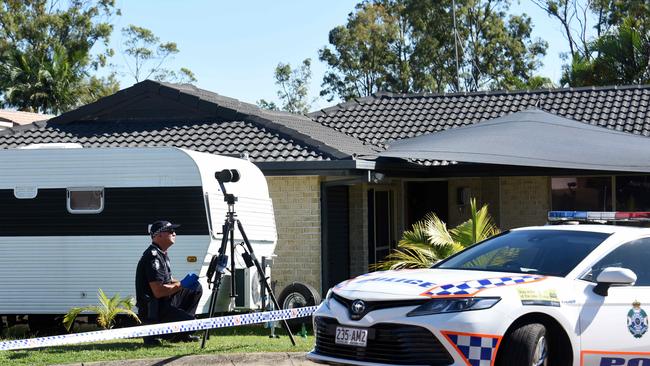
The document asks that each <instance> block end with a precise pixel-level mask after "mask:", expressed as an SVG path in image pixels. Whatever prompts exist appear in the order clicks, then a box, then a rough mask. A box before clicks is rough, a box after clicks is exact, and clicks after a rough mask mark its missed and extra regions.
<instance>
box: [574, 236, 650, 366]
mask: <svg viewBox="0 0 650 366" xmlns="http://www.w3.org/2000/svg"><path fill="white" fill-rule="evenodd" d="M648 258H650V238H645V239H639V240H635V241H631V242H629V243H626V244H623V245H621V246H619V247H618V248H616V249H615V250H613V251H612V252H611V253H609V254H608V255H606V256H605V257H604V258H603V259H601V260H600V261H598V263H596V264H595V265H594V266H592V271H591V273H590V274H588V276H590V280H592V281H593V280H595V278H596V277H597V276H598V274H599V273H600V272H601V271H602V269H604V268H607V267H622V268H628V269H631V270H632V271H633V272H634V273H635V274H636V275H637V281H636V283H635V284H634V285H630V286H612V287H610V288H609V291H608V295H607V296H601V295H598V294H595V293H594V292H593V291H592V287H590V286H589V287H587V288H586V293H585V294H586V296H587V299H586V303H585V306H584V307H583V310H582V312H581V314H580V329H581V332H582V336H581V343H582V354H581V359H582V360H581V365H585V366H586V365H599V366H603V365H605V366H613V365H626V366H650V332H649V331H648V330H649V329H648V320H649V315H650V266H649V265H648Z"/></svg>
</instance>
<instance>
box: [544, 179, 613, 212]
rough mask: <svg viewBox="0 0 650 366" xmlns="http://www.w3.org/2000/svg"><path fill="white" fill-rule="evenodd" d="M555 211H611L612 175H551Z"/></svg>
mask: <svg viewBox="0 0 650 366" xmlns="http://www.w3.org/2000/svg"><path fill="white" fill-rule="evenodd" d="M551 192H552V193H551V194H552V198H551V199H552V202H551V206H552V209H553V210H556V211H574V210H576V211H612V177H553V178H551Z"/></svg>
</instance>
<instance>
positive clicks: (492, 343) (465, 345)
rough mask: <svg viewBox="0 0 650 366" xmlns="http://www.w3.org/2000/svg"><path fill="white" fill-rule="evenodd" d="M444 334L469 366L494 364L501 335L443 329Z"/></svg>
mask: <svg viewBox="0 0 650 366" xmlns="http://www.w3.org/2000/svg"><path fill="white" fill-rule="evenodd" d="M442 334H443V335H444V336H445V338H447V340H448V341H449V342H451V344H452V345H453V346H454V348H455V349H456V351H457V352H458V353H459V354H460V356H461V357H462V359H463V361H465V363H466V364H467V366H492V365H494V361H495V359H496V355H497V349H498V348H499V343H500V342H501V337H500V336H496V335H487V334H472V333H461V332H451V331H443V332H442Z"/></svg>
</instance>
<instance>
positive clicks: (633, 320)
mask: <svg viewBox="0 0 650 366" xmlns="http://www.w3.org/2000/svg"><path fill="white" fill-rule="evenodd" d="M627 329H628V330H629V331H630V333H632V335H633V336H634V338H641V337H643V335H644V334H645V333H646V332H647V331H648V314H646V312H645V311H644V310H643V309H641V303H640V302H638V301H634V302H633V303H632V309H630V311H628V312H627Z"/></svg>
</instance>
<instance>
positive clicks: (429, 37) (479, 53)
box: [319, 0, 547, 100]
mask: <svg viewBox="0 0 650 366" xmlns="http://www.w3.org/2000/svg"><path fill="white" fill-rule="evenodd" d="M456 3H457V9H455V10H456V11H455V13H456V16H457V22H456V23H457V27H456V28H457V37H456V38H455V37H454V32H453V29H454V21H453V20H454V18H453V13H454V9H453V7H452V5H453V3H452V1H451V0H439V1H428V0H365V1H364V2H362V3H361V4H359V5H357V7H356V8H355V11H354V12H352V13H350V15H349V16H348V22H347V24H346V25H345V26H338V27H336V28H334V29H332V30H331V31H330V35H329V42H330V45H331V46H332V48H330V47H324V48H322V49H321V50H320V51H319V58H320V60H321V61H324V62H326V63H327V65H328V67H329V70H328V72H327V73H326V74H325V76H324V78H323V83H322V86H323V90H322V91H321V95H325V96H328V98H329V99H330V100H332V99H333V98H334V97H339V98H341V99H344V100H348V99H351V98H356V97H362V96H368V95H371V94H373V93H375V92H377V91H380V90H386V91H391V92H397V93H410V92H446V91H476V90H484V89H512V88H515V87H521V86H530V85H537V84H538V79H539V78H537V79H535V83H534V84H528V80H530V79H533V78H534V77H535V75H534V72H535V70H536V69H537V68H538V67H539V65H540V61H539V57H540V56H542V55H544V54H545V52H546V48H547V44H546V42H544V41H542V40H531V31H532V25H531V20H530V18H529V17H528V16H526V15H518V16H509V17H508V15H507V14H508V10H509V5H510V1H508V0H500V1H497V0H458V1H457V2H456ZM455 40H456V41H457V44H458V48H456V47H455V45H456V43H455ZM457 51H458V64H457V63H456V53H457ZM457 65H458V72H457Z"/></svg>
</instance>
